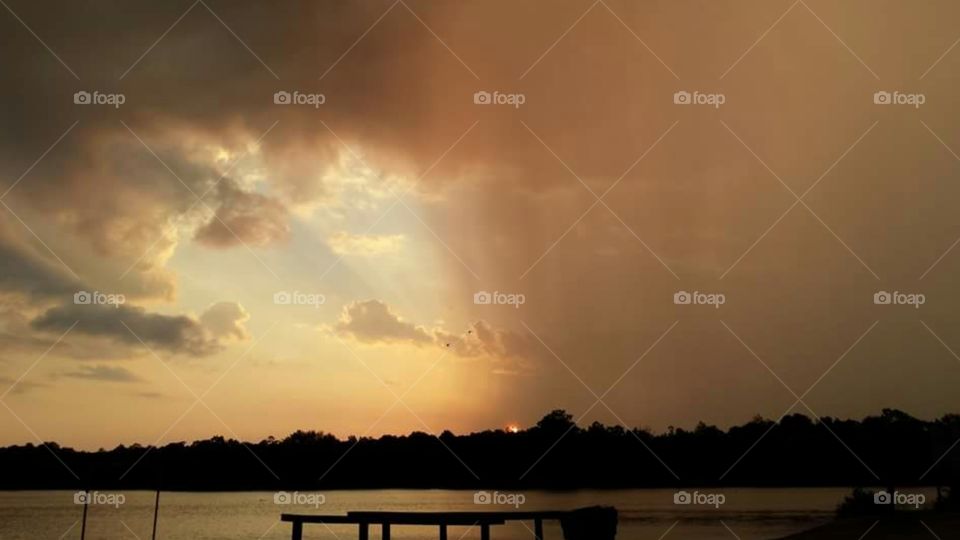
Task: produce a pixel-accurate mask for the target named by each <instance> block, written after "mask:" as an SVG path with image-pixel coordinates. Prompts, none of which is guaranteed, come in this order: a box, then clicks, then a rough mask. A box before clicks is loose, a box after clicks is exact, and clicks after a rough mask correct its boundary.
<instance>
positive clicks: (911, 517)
mask: <svg viewBox="0 0 960 540" xmlns="http://www.w3.org/2000/svg"><path fill="white" fill-rule="evenodd" d="M954 531H960V513H949V512H925V511H917V512H910V511H907V512H900V513H898V514H893V515H885V516H861V517H845V518H837V519H835V520H834V521H831V522H830V523H826V524H824V525H820V526H817V527H814V528H812V529H809V530H806V531H803V532H799V533H795V534H791V535H789V536H784V537H781V538H777V539H775V540H841V539H843V540H853V539H857V538H863V537H865V536H868V535H869V538H870V540H886V539H890V540H893V539H902V540H930V539H931V538H948V536H946V535H947V534H948V533H951V532H954Z"/></svg>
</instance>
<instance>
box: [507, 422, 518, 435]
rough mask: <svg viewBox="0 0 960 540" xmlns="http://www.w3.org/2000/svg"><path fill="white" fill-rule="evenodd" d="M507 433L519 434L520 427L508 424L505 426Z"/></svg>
mask: <svg viewBox="0 0 960 540" xmlns="http://www.w3.org/2000/svg"><path fill="white" fill-rule="evenodd" d="M507 433H520V426H518V425H516V424H510V425H508V426H507Z"/></svg>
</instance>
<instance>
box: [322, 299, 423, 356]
mask: <svg viewBox="0 0 960 540" xmlns="http://www.w3.org/2000/svg"><path fill="white" fill-rule="evenodd" d="M335 330H336V331H338V332H341V333H343V334H347V335H349V336H351V337H353V338H354V339H356V340H357V341H361V342H364V343H397V342H400V343H411V344H414V345H428V344H431V343H433V341H434V340H433V336H432V335H431V334H430V333H429V332H428V331H427V330H426V329H424V328H423V327H421V326H417V325H415V324H413V323H410V322H407V321H405V320H403V319H402V318H401V317H400V316H399V315H397V314H396V313H394V312H393V311H392V310H391V309H390V307H389V306H387V304H386V303H384V302H381V301H380V300H364V301H360V302H353V303H351V304H349V305H347V306H344V308H343V313H342V314H341V316H340V322H338V323H337V325H336V327H335Z"/></svg>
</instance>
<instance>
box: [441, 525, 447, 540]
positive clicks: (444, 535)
mask: <svg viewBox="0 0 960 540" xmlns="http://www.w3.org/2000/svg"><path fill="white" fill-rule="evenodd" d="M440 540H447V526H446V525H440Z"/></svg>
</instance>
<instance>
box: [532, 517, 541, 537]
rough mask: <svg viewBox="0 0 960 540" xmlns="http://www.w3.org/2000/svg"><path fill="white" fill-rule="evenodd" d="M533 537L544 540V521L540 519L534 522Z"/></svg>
mask: <svg viewBox="0 0 960 540" xmlns="http://www.w3.org/2000/svg"><path fill="white" fill-rule="evenodd" d="M533 536H534V537H535V538H536V539H537V540H543V520H542V519H540V518H537V519H535V520H533Z"/></svg>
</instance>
